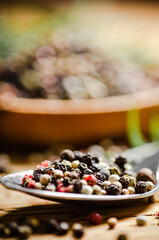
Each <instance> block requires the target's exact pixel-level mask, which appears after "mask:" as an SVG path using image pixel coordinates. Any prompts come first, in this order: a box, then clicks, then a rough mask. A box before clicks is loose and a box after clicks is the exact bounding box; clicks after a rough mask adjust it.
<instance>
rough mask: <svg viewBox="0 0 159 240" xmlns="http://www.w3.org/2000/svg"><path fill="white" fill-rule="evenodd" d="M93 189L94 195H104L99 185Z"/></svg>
mask: <svg viewBox="0 0 159 240" xmlns="http://www.w3.org/2000/svg"><path fill="white" fill-rule="evenodd" d="M92 188H93V194H96V195H102V188H101V187H100V186H99V185H94V186H93V187H92Z"/></svg>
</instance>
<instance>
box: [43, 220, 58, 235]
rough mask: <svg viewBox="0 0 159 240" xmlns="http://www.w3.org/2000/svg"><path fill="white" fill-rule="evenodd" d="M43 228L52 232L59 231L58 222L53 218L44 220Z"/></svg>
mask: <svg viewBox="0 0 159 240" xmlns="http://www.w3.org/2000/svg"><path fill="white" fill-rule="evenodd" d="M45 228H46V230H47V232H48V233H54V232H58V231H59V224H58V222H57V221H56V220H55V219H53V218H52V219H49V220H48V221H46V222H45Z"/></svg>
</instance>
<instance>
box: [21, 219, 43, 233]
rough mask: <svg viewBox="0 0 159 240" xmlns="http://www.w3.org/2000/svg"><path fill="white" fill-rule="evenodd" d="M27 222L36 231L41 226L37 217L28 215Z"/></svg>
mask: <svg viewBox="0 0 159 240" xmlns="http://www.w3.org/2000/svg"><path fill="white" fill-rule="evenodd" d="M25 224H26V225H28V226H30V227H31V228H32V230H33V231H35V230H36V229H37V228H38V227H39V226H40V222H39V220H38V219H37V218H35V217H28V218H27V219H26V221H25Z"/></svg>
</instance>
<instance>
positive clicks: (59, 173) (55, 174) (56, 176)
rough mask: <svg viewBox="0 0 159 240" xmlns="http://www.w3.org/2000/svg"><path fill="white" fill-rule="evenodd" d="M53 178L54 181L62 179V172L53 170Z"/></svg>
mask: <svg viewBox="0 0 159 240" xmlns="http://www.w3.org/2000/svg"><path fill="white" fill-rule="evenodd" d="M54 177H55V178H56V179H58V178H62V177H63V172H62V171H61V170H59V169H55V170H54Z"/></svg>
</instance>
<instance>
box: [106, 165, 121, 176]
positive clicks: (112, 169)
mask: <svg viewBox="0 0 159 240" xmlns="http://www.w3.org/2000/svg"><path fill="white" fill-rule="evenodd" d="M109 171H110V174H117V175H121V174H122V172H121V170H120V169H119V167H118V166H110V167H109Z"/></svg>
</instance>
